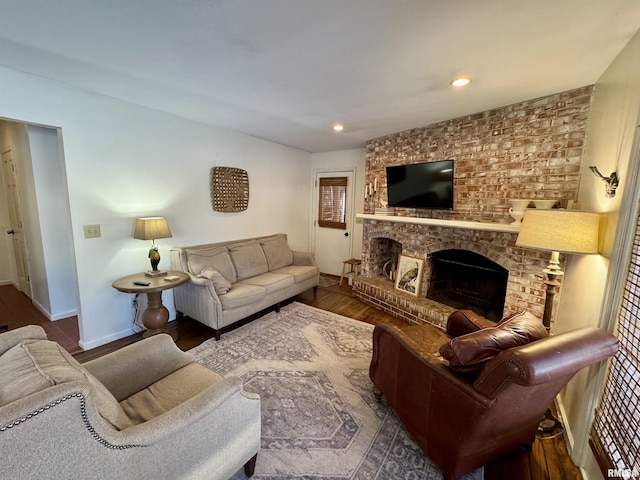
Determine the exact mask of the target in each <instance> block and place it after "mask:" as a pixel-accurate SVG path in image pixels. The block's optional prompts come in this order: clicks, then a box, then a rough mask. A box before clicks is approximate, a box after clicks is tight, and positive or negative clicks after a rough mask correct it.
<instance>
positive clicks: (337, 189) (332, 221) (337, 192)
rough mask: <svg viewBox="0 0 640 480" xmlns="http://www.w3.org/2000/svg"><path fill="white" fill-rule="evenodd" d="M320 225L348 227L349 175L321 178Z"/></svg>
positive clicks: (344, 228) (319, 199)
mask: <svg viewBox="0 0 640 480" xmlns="http://www.w3.org/2000/svg"><path fill="white" fill-rule="evenodd" d="M319 187H320V188H319V198H318V226H320V227H325V228H338V229H341V230H346V229H347V219H346V205H347V177H323V178H320V186H319Z"/></svg>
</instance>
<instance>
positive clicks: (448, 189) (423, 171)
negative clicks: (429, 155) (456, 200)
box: [387, 160, 453, 210]
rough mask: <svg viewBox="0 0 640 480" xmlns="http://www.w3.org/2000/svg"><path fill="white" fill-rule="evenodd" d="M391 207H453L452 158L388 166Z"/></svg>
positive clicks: (443, 208) (442, 208)
mask: <svg viewBox="0 0 640 480" xmlns="http://www.w3.org/2000/svg"><path fill="white" fill-rule="evenodd" d="M387 195H388V200H389V206H390V207H408V208H427V209H431V210H452V209H453V160H439V161H436V162H423V163H413V164H410V165H395V166H392V167H387Z"/></svg>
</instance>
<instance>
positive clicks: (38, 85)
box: [0, 67, 311, 349]
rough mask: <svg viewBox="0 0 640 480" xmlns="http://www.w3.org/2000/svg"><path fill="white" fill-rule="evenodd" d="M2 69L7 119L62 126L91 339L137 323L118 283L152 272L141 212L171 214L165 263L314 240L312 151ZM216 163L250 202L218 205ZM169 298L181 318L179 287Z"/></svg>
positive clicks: (83, 326) (84, 330) (84, 332)
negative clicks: (179, 249) (189, 248)
mask: <svg viewBox="0 0 640 480" xmlns="http://www.w3.org/2000/svg"><path fill="white" fill-rule="evenodd" d="M0 78H1V79H2V89H0V117H5V118H10V119H16V120H20V121H26V122H30V123H35V124H41V125H51V126H56V127H60V128H61V132H62V136H63V139H64V162H65V170H66V174H67V184H68V188H69V206H70V213H71V222H72V228H73V243H74V250H75V261H76V264H77V276H78V292H79V301H80V336H81V346H82V347H83V348H85V349H87V348H93V347H95V346H98V345H100V344H103V343H106V342H109V341H112V340H114V339H117V338H120V337H123V336H126V335H128V334H130V333H131V331H132V318H133V312H132V310H131V307H130V296H129V295H127V294H123V293H119V292H117V291H116V290H114V289H113V288H112V287H111V283H112V282H113V281H114V280H115V279H117V278H119V277H121V276H124V275H128V274H131V273H135V272H140V271H143V270H146V269H148V259H147V256H146V254H147V251H148V245H147V244H145V243H143V242H141V241H140V240H134V239H133V238H132V231H133V221H134V218H136V217H138V216H142V215H163V216H165V217H166V218H167V220H168V222H169V225H170V227H171V230H172V232H173V238H171V239H164V240H159V241H158V242H157V243H158V245H159V247H160V252H161V254H162V257H163V259H162V261H161V264H160V266H161V268H163V267H164V268H167V267H169V254H168V252H169V248H170V247H171V246H174V245H176V246H186V245H194V244H198V243H207V242H213V241H220V240H227V239H233V238H243V237H249V236H254V235H266V234H270V233H276V232H286V233H288V234H289V239H290V243H291V246H292V248H294V249H308V248H309V244H310V242H309V228H308V226H309V222H310V217H309V209H308V201H309V198H310V190H309V185H310V175H311V157H310V154H308V153H306V152H303V151H300V150H296V149H292V148H289V147H285V146H282V145H278V144H274V143H271V142H267V141H263V140H259V139H256V138H253V137H249V136H246V135H242V134H239V133H234V132H230V131H227V130H224V129H220V128H214V127H211V126H207V125H204V124H201V123H197V122H192V121H188V120H185V119H182V118H178V117H176V116H172V115H168V114H164V113H161V112H158V111H154V110H150V109H146V108H142V107H138V106H135V105H132V104H129V103H126V102H122V101H118V100H114V99H111V98H108V97H103V96H98V95H95V94H92V93H89V92H84V91H80V90H78V89H75V88H72V87H69V86H66V85H62V84H59V83H56V82H51V81H49V80H46V79H42V78H38V77H34V76H31V75H26V74H23V73H20V72H17V71H14V70H11V69H6V68H2V67H0ZM213 166H233V167H239V168H243V169H246V170H247V172H248V174H249V182H250V201H249V208H248V210H247V211H245V212H241V213H236V214H223V213H217V212H213V210H212V208H211V203H210V191H209V175H210V169H211V167H213ZM85 224H100V226H101V229H102V237H101V238H92V239H84V237H83V228H82V226H83V225H85ZM163 298H164V301H165V305H166V306H167V308H169V310H170V312H171V316H172V317H173V315H174V313H175V312H174V308H173V296H172V294H171V292H165V295H164V297H163Z"/></svg>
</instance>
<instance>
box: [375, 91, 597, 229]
mask: <svg viewBox="0 0 640 480" xmlns="http://www.w3.org/2000/svg"><path fill="white" fill-rule="evenodd" d="M592 91H593V87H592V86H588V87H582V88H579V89H576V90H571V91H568V92H563V93H558V94H555V95H550V96H548V97H543V98H538V99H535V100H530V101H527V102H522V103H518V104H514V105H509V106H506V107H503V108H497V109H493V110H488V111H486V112H482V113H477V114H474V115H468V116H465V117H460V118H456V119H453V120H447V121H445V122H440V123H436V124H434V125H429V126H427V127H423V128H416V129H413V130H407V131H405V132H400V133H396V134H393V135H387V136H385V137H380V138H376V139H373V140H370V141H368V142H367V146H366V182H367V183H371V184H373V183H374V179H377V184H378V194H377V196H376V197H377V199H376V200H377V201H376V202H375V203H378V205H377V206H380V202H381V201H384V202H385V203H386V173H385V167H387V166H389V165H401V164H409V163H418V162H426V161H432V160H445V159H450V158H451V159H454V164H455V168H454V196H455V198H454V211H453V212H446V211H436V210H417V211H416V210H415V209H401V211H400V212H399V214H400V215H417V216H426V217H433V218H460V219H468V220H500V219H508V218H510V217H509V215H508V208H509V203H508V200H509V199H510V198H518V199H549V200H550V199H557V200H565V201H566V200H575V199H576V195H577V189H578V182H579V175H580V165H581V162H582V149H583V146H584V140H585V136H586V124H587V117H588V115H589V108H590V102H591V94H592ZM375 206H376V205H374V199H373V198H369V199H367V200H366V201H365V210H364V211H365V213H373V211H374V208H375Z"/></svg>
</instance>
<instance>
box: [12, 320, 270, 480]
mask: <svg viewBox="0 0 640 480" xmlns="http://www.w3.org/2000/svg"><path fill="white" fill-rule="evenodd" d="M0 372H1V373H0V376H1V380H0V478H11V479H14V480H17V479H25V480H26V479H29V480H35V479H63V478H64V479H66V478H92V479H109V480H111V479H116V478H117V479H119V480H123V479H136V480H139V479H142V478H156V479H160V478H171V479H181V478H184V479H205V478H206V479H207V480H212V479H220V480H226V479H228V478H229V477H231V476H232V475H233V474H234V473H235V472H236V471H238V470H239V469H241V468H242V467H243V466H244V468H245V473H246V474H247V475H248V476H250V475H252V474H253V468H254V467H255V460H256V456H257V452H258V450H259V448H260V399H259V397H257V396H256V395H253V394H250V393H246V392H244V391H243V390H242V383H241V381H240V379H238V378H234V377H230V378H223V377H221V376H220V375H218V374H216V373H214V372H212V371H210V370H208V369H206V368H205V367H203V366H201V365H199V364H197V363H195V362H194V360H193V358H192V356H191V355H189V354H187V353H184V352H182V351H180V349H178V347H176V345H175V344H174V343H173V341H172V340H171V338H170V337H169V336H168V335H164V334H161V335H156V336H154V337H151V338H148V339H145V340H142V341H140V342H138V343H135V344H133V345H129V346H127V347H124V348H122V349H120V350H118V351H115V352H113V353H111V354H108V355H106V356H104V357H101V358H98V359H96V360H93V361H91V362H88V363H85V364H83V365H81V364H79V363H78V362H77V361H76V360H75V359H74V358H73V357H71V355H69V354H68V353H67V352H66V351H64V350H63V349H62V348H61V347H60V346H59V345H58V344H57V343H55V342H51V341H48V340H47V339H46V334H45V332H44V330H42V328H40V327H37V326H28V327H23V328H20V329H16V330H12V331H9V332H7V333H3V334H0Z"/></svg>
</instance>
